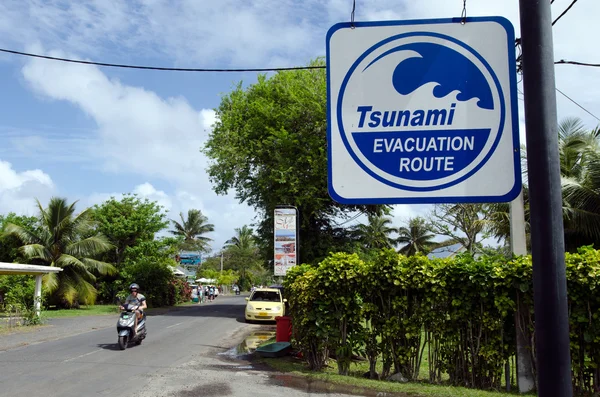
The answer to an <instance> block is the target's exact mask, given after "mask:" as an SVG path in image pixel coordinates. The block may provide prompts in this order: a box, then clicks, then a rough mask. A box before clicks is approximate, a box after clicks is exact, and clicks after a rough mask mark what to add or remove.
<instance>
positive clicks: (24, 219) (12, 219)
mask: <svg viewBox="0 0 600 397" xmlns="http://www.w3.org/2000/svg"><path fill="white" fill-rule="evenodd" d="M11 223H12V224H14V225H18V226H21V227H24V228H26V229H27V230H36V232H37V231H38V228H39V219H38V218H37V217H35V216H21V215H17V214H15V213H14V212H10V213H8V214H7V215H0V262H7V263H13V262H16V263H20V262H23V260H24V258H23V255H22V254H21V253H20V252H19V247H21V242H20V241H19V239H18V238H17V237H16V236H14V235H11V234H6V233H5V229H6V225H8V224H11Z"/></svg>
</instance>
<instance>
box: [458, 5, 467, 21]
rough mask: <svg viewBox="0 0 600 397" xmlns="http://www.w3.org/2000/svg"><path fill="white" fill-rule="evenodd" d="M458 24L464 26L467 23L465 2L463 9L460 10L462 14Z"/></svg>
mask: <svg viewBox="0 0 600 397" xmlns="http://www.w3.org/2000/svg"><path fill="white" fill-rule="evenodd" d="M460 18H461V20H460V24H461V25H464V24H465V23H467V0H463V9H462V14H460Z"/></svg>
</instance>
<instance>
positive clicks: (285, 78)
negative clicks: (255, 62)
mask: <svg viewBox="0 0 600 397" xmlns="http://www.w3.org/2000/svg"><path fill="white" fill-rule="evenodd" d="M310 66H324V61H323V60H315V61H313V62H311V63H310ZM326 82H327V76H326V72H325V70H324V69H311V70H302V71H284V72H278V73H276V74H275V75H273V76H272V77H270V78H268V77H267V76H266V75H259V76H258V81H257V82H256V83H255V84H252V85H250V86H248V87H246V88H244V87H243V86H242V83H239V84H238V85H237V87H235V89H234V90H233V91H232V92H230V93H229V94H227V95H225V96H224V97H223V98H222V100H221V104H220V105H219V107H218V108H217V109H216V113H217V122H216V123H215V125H214V128H213V131H212V132H211V133H210V135H209V138H208V140H207V142H206V144H205V146H204V148H203V151H204V153H205V154H206V155H207V156H208V157H209V158H210V159H211V160H212V163H211V164H210V165H209V167H208V174H209V177H210V180H211V181H212V183H213V188H214V190H215V191H216V192H217V193H218V194H227V193H228V192H229V191H230V190H234V191H235V196H236V198H237V199H239V200H240V201H241V202H246V203H248V204H249V205H250V206H252V207H254V208H256V210H257V211H258V212H259V216H260V217H261V218H262V219H261V220H260V223H259V225H258V226H259V227H258V229H257V232H258V235H259V236H260V238H261V250H262V253H263V257H264V259H265V260H266V259H271V258H272V255H273V238H272V236H273V211H274V209H275V207H276V206H277V205H281V204H288V205H294V206H296V207H297V208H298V210H299V227H300V242H301V243H300V255H299V257H300V258H302V259H301V260H302V261H303V262H311V263H312V262H315V261H318V260H319V259H321V258H324V257H325V256H326V255H327V253H328V252H329V251H330V250H335V247H336V246H337V244H338V243H339V242H340V241H342V242H344V243H345V242H346V240H345V238H344V237H345V236H346V235H347V232H348V231H346V230H337V231H336V226H335V223H336V220H338V219H340V218H343V217H344V215H345V214H347V213H350V212H353V211H356V210H357V209H358V210H362V211H365V212H370V211H372V210H373V208H376V206H351V205H343V204H339V203H336V202H335V201H333V200H332V199H331V198H330V196H329V194H328V189H327V147H326V136H327V89H326V86H327V84H326ZM335 233H337V234H338V235H337V236H335ZM340 234H341V237H342V238H341V239H340V238H338V237H339V235H340Z"/></svg>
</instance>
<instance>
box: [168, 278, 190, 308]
mask: <svg viewBox="0 0 600 397" xmlns="http://www.w3.org/2000/svg"><path fill="white" fill-rule="evenodd" d="M191 299H192V287H190V284H189V283H188V282H187V281H184V280H182V279H180V278H175V279H173V280H171V282H170V283H169V301H168V304H169V306H174V305H176V304H178V303H182V302H189V301H190V300H191Z"/></svg>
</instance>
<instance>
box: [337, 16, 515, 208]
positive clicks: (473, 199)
mask: <svg viewBox="0 0 600 397" xmlns="http://www.w3.org/2000/svg"><path fill="white" fill-rule="evenodd" d="M461 21H462V19H461V18H448V19H427V20H411V21H382V22H355V23H354V27H355V28H360V27H374V26H396V25H432V24H441V23H444V24H447V23H460V22H461ZM469 22H496V23H498V24H499V25H501V26H502V27H503V28H504V30H505V31H506V35H507V48H508V49H509V51H508V66H509V70H514V67H513V66H514V65H515V64H516V59H515V53H514V52H511V51H510V48H512V43H514V37H515V33H514V28H513V26H512V24H511V23H510V21H508V20H507V19H506V18H503V17H471V18H467V19H466V23H469ZM350 27H351V24H350V23H349V22H345V23H338V24H336V25H334V26H332V27H331V28H330V29H329V31H328V32H327V38H326V51H327V52H326V57H327V121H328V122H327V153H328V160H329V161H328V165H327V168H328V170H327V171H328V181H327V185H328V190H329V195H330V196H331V197H332V198H333V199H334V200H335V201H337V202H339V203H342V204H415V203H416V204H436V203H461V202H462V203H478V202H508V201H512V200H513V199H515V198H516V197H517V196H518V194H519V192H520V191H521V187H522V180H521V163H520V145H519V115H518V103H517V77H516V71H515V72H514V73H511V74H510V76H509V77H510V84H509V85H510V87H509V88H510V102H511V116H512V127H513V128H512V130H513V160H514V170H515V175H514V180H515V183H514V185H513V188H512V189H511V190H510V191H509V192H508V193H507V194H505V195H503V196H466V197H442V196H440V197H409V198H395V197H392V198H350V199H348V198H344V197H342V196H340V195H339V194H337V192H336V191H335V189H334V187H333V183H332V164H331V122H330V121H331V116H332V115H331V87H330V84H329V82H330V46H329V43H330V39H331V37H332V35H333V34H334V33H335V32H336V31H337V30H340V29H345V28H350ZM424 33H429V34H430V35H431V34H434V35H437V33H433V32H418V33H417V32H415V33H414V34H424ZM407 34H410V33H406V34H402V35H398V36H406V35H407ZM414 34H413V35H414ZM395 38H398V37H397V36H395ZM444 38H445V39H449V38H450V39H453V40H456V39H454V38H451V37H448V36H446V37H444ZM392 39H393V38H388V39H385V40H387V41H389V40H392ZM456 41H457V42H458V43H459V44H461V45H463V46H464V44H463V43H462V42H460V41H458V40H456ZM379 45H380V43H377V44H375V45H374V46H372V47H371V48H369V49H367V50H366V51H365V52H364V53H363V56H364V54H365V53H366V52H368V51H370V50H371V49H373V47H375V46H379ZM468 50H469V51H471V52H473V53H474V54H477V52H475V51H474V50H472V49H470V48H468ZM477 55H478V54H477ZM361 59H362V58H361ZM480 60H481V61H482V62H483V63H484V65H486V67H488V64H487V62H486V61H485V59H483V58H480ZM359 61H360V59H358V60H357V61H356V62H355V63H354V64H353V66H352V68H351V69H354V68H355V66H356V65H357V64H358V63H359ZM351 71H352V70H350V71H349V72H348V73H347V75H346V77H345V79H344V82H343V83H342V87H341V88H343V86H344V83H345V82H346V81H347V79H348V75H350V74H351V73H350V72H351ZM491 72H492V73H491V74H492V76H493V78H494V80H496V79H495V77H496V76H495V73H494V72H493V70H491ZM498 85H499V83H498ZM498 88H499V93H500V94H501V95H502V89H501V87H498ZM341 90H342V89H340V91H341ZM501 102H502V104H503V103H504V100H503V98H502V101H501ZM339 116H340V115H339V110H338V117H339ZM501 134H502V131H499V134H498V138H497V140H496V143H495V144H494V147H493V148H492V149H491V150H490V152H489V153H488V156H486V158H485V159H484V160H483V161H482V162H480V164H479V165H478V166H477V167H476V168H475V169H474V170H472V171H471V172H469V174H467V175H465V176H463V177H461V178H460V179H458V180H457V181H454V182H451V183H449V184H446V185H443V186H437V187H434V188H426V189H422V188H411V187H406V186H401V185H396V184H391V183H390V182H389V181H384V180H382V179H380V177H379V176H375V175H374V174H373V173H372V172H371V171H370V170H366V171H367V172H368V173H369V175H371V176H372V177H375V178H376V179H377V180H379V181H380V182H382V183H386V184H388V185H391V186H401V187H402V188H403V189H404V190H412V191H422V190H428V191H431V190H435V189H437V190H439V189H443V188H445V187H448V186H451V185H454V184H456V183H460V182H461V181H464V180H465V179H467V178H468V177H470V176H472V175H473V174H474V173H475V172H476V171H477V170H478V169H480V168H481V166H483V165H484V164H485V162H487V160H488V159H489V157H491V155H492V154H493V153H494V151H495V147H496V145H497V143H498V140H499V137H501ZM342 140H343V142H344V145H345V146H347V142H346V139H345V136H343V134H342ZM349 154H350V155H351V156H352V158H353V159H354V161H356V162H357V164H358V165H359V166H361V168H363V169H364V167H362V164H361V162H360V161H359V160H358V159H357V158H356V155H355V154H354V153H353V152H352V151H349Z"/></svg>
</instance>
